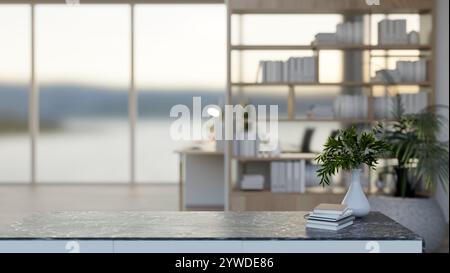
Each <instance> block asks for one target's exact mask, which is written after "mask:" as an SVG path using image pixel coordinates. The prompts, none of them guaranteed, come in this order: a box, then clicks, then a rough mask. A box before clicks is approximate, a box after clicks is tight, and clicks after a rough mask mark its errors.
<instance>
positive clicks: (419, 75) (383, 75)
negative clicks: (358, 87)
mask: <svg viewBox="0 0 450 273" xmlns="http://www.w3.org/2000/svg"><path fill="white" fill-rule="evenodd" d="M427 62H428V61H427V60H426V59H424V58H421V59H419V60H418V61H415V62H413V61H397V62H396V66H395V69H381V70H377V71H375V77H373V78H372V82H377V83H378V82H394V83H402V82H413V83H414V82H417V83H420V82H424V81H426V80H427Z"/></svg>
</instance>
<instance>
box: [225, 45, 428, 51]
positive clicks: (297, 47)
mask: <svg viewBox="0 0 450 273" xmlns="http://www.w3.org/2000/svg"><path fill="white" fill-rule="evenodd" d="M231 50H236V51H250V50H310V51H318V50H421V51H428V50H431V46H430V45H389V46H387V45H338V44H336V45H232V46H231Z"/></svg>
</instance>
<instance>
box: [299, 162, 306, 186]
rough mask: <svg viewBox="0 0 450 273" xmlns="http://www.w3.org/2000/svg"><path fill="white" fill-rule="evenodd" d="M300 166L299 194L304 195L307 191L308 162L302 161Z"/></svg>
mask: <svg viewBox="0 0 450 273" xmlns="http://www.w3.org/2000/svg"><path fill="white" fill-rule="evenodd" d="M298 165H299V172H300V173H299V178H300V179H299V182H300V183H299V184H300V188H299V192H301V193H304V192H305V191H306V160H300V162H299V163H298Z"/></svg>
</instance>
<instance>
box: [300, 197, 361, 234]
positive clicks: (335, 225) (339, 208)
mask: <svg viewBox="0 0 450 273" xmlns="http://www.w3.org/2000/svg"><path fill="white" fill-rule="evenodd" d="M352 213H353V212H352V210H351V209H350V208H348V207H347V205H344V204H325V203H323V204H320V205H318V206H317V207H315V208H314V210H313V211H312V212H311V213H309V215H308V219H307V222H306V227H307V228H317V229H326V230H340V229H343V228H345V227H348V226H350V225H352V224H353V220H355V217H354V216H352Z"/></svg>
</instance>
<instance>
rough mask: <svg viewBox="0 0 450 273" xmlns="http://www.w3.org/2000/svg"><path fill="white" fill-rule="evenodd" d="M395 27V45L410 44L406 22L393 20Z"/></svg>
mask: <svg viewBox="0 0 450 273" xmlns="http://www.w3.org/2000/svg"><path fill="white" fill-rule="evenodd" d="M393 25H394V39H395V40H394V41H395V44H401V45H404V44H407V43H408V34H407V32H406V20H404V19H400V20H393Z"/></svg>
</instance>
